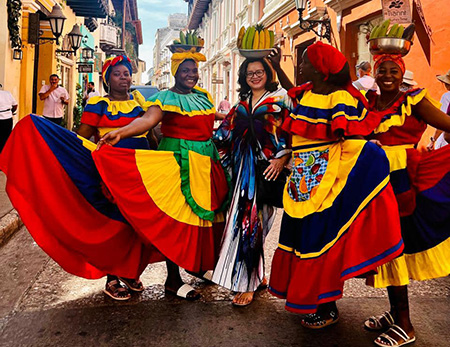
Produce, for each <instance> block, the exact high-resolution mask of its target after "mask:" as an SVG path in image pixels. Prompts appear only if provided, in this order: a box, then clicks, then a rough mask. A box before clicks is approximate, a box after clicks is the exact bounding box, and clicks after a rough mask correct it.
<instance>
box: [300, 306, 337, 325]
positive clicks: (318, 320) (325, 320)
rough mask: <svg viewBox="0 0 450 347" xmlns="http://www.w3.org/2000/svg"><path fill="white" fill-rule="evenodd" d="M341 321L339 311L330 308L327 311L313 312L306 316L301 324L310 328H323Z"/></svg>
mask: <svg viewBox="0 0 450 347" xmlns="http://www.w3.org/2000/svg"><path fill="white" fill-rule="evenodd" d="M338 321H339V312H338V311H337V310H330V311H327V312H324V311H322V312H320V313H319V312H317V313H311V314H308V315H306V316H305V318H303V319H302V320H301V322H300V324H301V325H302V326H303V327H305V328H308V329H322V328H325V327H327V326H329V325H332V324H335V323H337V322H338Z"/></svg>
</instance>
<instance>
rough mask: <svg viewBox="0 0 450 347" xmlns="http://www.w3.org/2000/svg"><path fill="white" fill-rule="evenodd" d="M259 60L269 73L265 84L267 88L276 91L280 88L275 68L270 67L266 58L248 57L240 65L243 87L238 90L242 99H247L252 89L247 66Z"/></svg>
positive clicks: (241, 84)
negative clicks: (276, 79) (274, 71)
mask: <svg viewBox="0 0 450 347" xmlns="http://www.w3.org/2000/svg"><path fill="white" fill-rule="evenodd" d="M257 61H259V62H260V63H261V64H262V66H263V67H264V71H265V72H266V75H267V82H266V85H265V88H266V90H268V91H269V92H274V91H276V90H277V89H278V82H276V81H275V80H274V74H273V70H272V68H271V67H270V65H269V63H268V62H267V61H266V60H265V59H264V58H257V59H253V58H251V59H250V58H247V59H245V60H244V62H243V63H242V64H241V66H240V67H239V78H238V83H239V85H240V86H241V87H240V88H239V89H238V92H239V99H240V100H241V101H244V100H245V99H247V97H248V96H249V94H250V92H251V90H252V89H251V88H250V86H249V85H248V83H247V67H248V65H249V64H250V63H255V62H257Z"/></svg>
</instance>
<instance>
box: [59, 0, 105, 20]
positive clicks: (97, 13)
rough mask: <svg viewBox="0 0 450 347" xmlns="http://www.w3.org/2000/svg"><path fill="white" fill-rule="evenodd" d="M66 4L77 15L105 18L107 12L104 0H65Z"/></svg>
mask: <svg viewBox="0 0 450 347" xmlns="http://www.w3.org/2000/svg"><path fill="white" fill-rule="evenodd" d="M67 5H68V6H70V8H71V9H72V10H73V11H74V12H75V14H76V15H77V16H78V17H93V18H106V15H107V14H108V2H107V1H106V0H67Z"/></svg>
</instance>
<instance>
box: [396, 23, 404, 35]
mask: <svg viewBox="0 0 450 347" xmlns="http://www.w3.org/2000/svg"><path fill="white" fill-rule="evenodd" d="M404 31H405V27H404V26H403V25H399V26H398V30H397V35H396V36H395V37H398V38H401V37H402V36H403V32H404Z"/></svg>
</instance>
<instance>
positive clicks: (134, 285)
mask: <svg viewBox="0 0 450 347" xmlns="http://www.w3.org/2000/svg"><path fill="white" fill-rule="evenodd" d="M131 73H132V70H131V62H130V60H129V59H128V57H126V56H118V57H115V58H110V59H107V60H106V61H105V64H104V66H103V70H102V75H103V81H104V84H105V88H106V89H107V90H108V95H106V96H104V97H100V96H97V97H93V98H91V99H90V100H89V104H88V105H87V106H86V108H85V110H84V113H83V115H82V119H81V123H82V124H81V126H80V128H79V130H78V132H79V135H81V136H77V135H76V134H75V133H72V132H70V131H68V130H66V129H64V128H62V127H60V126H57V125H55V124H53V123H51V122H49V121H47V120H45V119H44V118H42V117H37V116H34V115H30V116H28V117H26V118H24V119H23V120H21V121H20V122H19V123H18V125H17V127H16V129H15V131H14V132H13V138H12V140H11V143H10V144H9V145H8V149H7V151H6V152H5V153H4V154H3V155H2V157H1V160H0V165H1V167H2V170H4V171H5V172H6V173H7V176H8V181H7V191H8V194H9V197H10V199H11V201H12V203H13V205H14V206H15V207H16V209H17V211H18V212H19V214H20V216H21V218H22V220H23V221H24V224H25V225H26V227H27V229H28V231H29V232H30V234H31V235H32V236H33V238H34V239H35V241H36V243H37V244H38V245H39V246H40V247H41V248H42V249H43V250H44V251H45V252H46V253H47V254H48V255H49V256H50V257H52V258H53V259H54V260H55V261H56V262H57V263H58V264H59V265H60V266H61V267H62V268H63V269H65V270H66V271H67V272H69V273H71V274H74V275H77V276H80V277H84V278H88V279H95V278H101V277H103V276H106V275H107V283H106V287H105V290H104V292H105V294H107V295H108V296H110V297H111V298H113V299H115V300H128V299H130V293H129V291H128V289H130V290H132V291H134V292H141V291H143V290H144V287H143V285H142V283H141V281H140V280H139V276H140V274H141V273H142V272H143V271H144V269H145V267H146V266H147V264H148V263H149V262H153V261H162V260H164V259H165V258H164V257H163V256H162V255H161V254H160V253H159V252H158V251H157V250H156V249H155V248H154V247H152V246H151V245H148V244H147V245H145V244H144V242H143V241H142V240H141V238H140V237H139V235H138V234H137V233H136V232H135V231H134V230H133V228H131V227H130V225H129V223H128V221H126V219H125V218H124V217H123V215H122V214H121V212H120V211H119V209H118V207H117V205H115V204H114V202H113V200H112V199H111V197H110V194H109V193H108V192H107V190H106V189H105V187H104V185H103V184H102V180H101V178H100V176H99V173H98V171H97V169H96V167H95V164H94V161H93V159H92V154H91V153H92V151H94V150H95V148H96V145H95V144H94V143H92V142H90V141H88V140H87V139H88V138H91V137H92V136H94V137H95V136H97V138H98V135H101V134H103V133H104V132H105V131H109V130H111V128H119V127H121V126H124V125H126V124H128V123H130V122H131V121H133V119H135V118H138V117H140V116H142V114H144V110H145V106H144V102H145V100H144V98H143V97H142V95H141V94H140V93H139V92H133V93H132V94H129V93H128V89H129V87H130V84H131ZM23 134H26V136H23ZM117 146H119V147H124V148H143V149H148V142H147V140H146V139H145V137H139V138H131V139H127V140H124V141H121V142H120V143H118V144H117ZM24 152H27V153H30V155H27V156H24V155H23V153H24ZM27 168H28V169H27ZM30 173H32V174H30ZM110 274H113V275H110ZM119 277H120V280H119ZM120 281H122V282H124V283H125V284H126V287H123V286H122V285H121V283H120Z"/></svg>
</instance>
